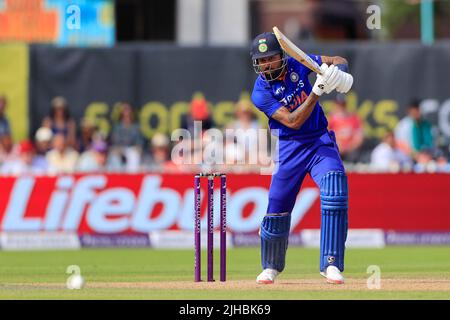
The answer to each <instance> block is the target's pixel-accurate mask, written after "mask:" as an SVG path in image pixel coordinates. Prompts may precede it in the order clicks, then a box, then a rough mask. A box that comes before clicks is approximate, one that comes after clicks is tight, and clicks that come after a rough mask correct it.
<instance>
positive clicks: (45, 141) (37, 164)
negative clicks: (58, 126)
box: [33, 127, 53, 172]
mask: <svg viewBox="0 0 450 320" xmlns="http://www.w3.org/2000/svg"><path fill="white" fill-rule="evenodd" d="M52 138H53V132H52V130H50V129H49V128H47V127H40V128H39V129H38V130H37V131H36V133H35V135H34V145H35V155H34V159H33V167H34V168H35V170H36V171H39V172H47V170H48V161H47V152H49V151H50V149H51V146H52Z"/></svg>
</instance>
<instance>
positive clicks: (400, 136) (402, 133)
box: [394, 99, 419, 155]
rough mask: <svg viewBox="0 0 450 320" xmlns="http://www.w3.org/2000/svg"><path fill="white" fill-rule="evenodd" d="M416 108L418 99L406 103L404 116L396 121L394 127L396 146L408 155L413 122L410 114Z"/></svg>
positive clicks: (410, 146)
mask: <svg viewBox="0 0 450 320" xmlns="http://www.w3.org/2000/svg"><path fill="white" fill-rule="evenodd" d="M417 108H419V100H417V99H414V100H412V101H411V102H410V104H409V105H408V108H407V111H406V112H407V113H406V116H405V117H404V118H402V119H401V120H400V121H399V122H398V123H397V126H396V127H395V129H394V135H395V139H396V141H397V145H398V147H399V148H400V149H401V150H403V152H405V153H406V154H409V155H411V154H412V127H413V122H414V119H413V117H412V115H413V113H414V110H415V109H417Z"/></svg>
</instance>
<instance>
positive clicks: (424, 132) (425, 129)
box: [409, 105, 435, 155]
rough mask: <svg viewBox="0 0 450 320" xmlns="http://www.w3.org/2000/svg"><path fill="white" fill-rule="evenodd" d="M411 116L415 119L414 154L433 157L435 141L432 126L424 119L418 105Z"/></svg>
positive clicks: (413, 132) (413, 133)
mask: <svg viewBox="0 0 450 320" xmlns="http://www.w3.org/2000/svg"><path fill="white" fill-rule="evenodd" d="M409 114H410V116H411V118H412V119H413V122H412V132H411V134H412V137H411V142H412V145H411V146H412V150H413V152H414V153H415V154H416V155H417V154H420V153H427V154H430V155H432V154H433V152H434V151H433V150H434V149H435V146H434V141H433V133H432V131H431V124H430V123H429V122H428V121H427V120H425V119H423V118H422V116H421V113H420V108H419V106H418V105H415V106H412V107H411V108H410V111H409Z"/></svg>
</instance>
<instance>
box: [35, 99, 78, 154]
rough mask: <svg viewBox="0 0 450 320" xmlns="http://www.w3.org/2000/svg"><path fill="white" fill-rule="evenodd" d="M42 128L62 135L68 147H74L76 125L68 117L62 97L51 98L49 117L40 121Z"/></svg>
mask: <svg viewBox="0 0 450 320" xmlns="http://www.w3.org/2000/svg"><path fill="white" fill-rule="evenodd" d="M42 126H43V127H47V128H49V129H51V130H52V132H53V134H54V135H56V134H62V135H63V136H64V137H65V138H66V144H67V145H68V146H69V147H72V148H75V146H76V124H75V120H73V119H72V117H71V116H70V111H69V106H68V104H67V101H66V99H65V98H64V97H61V96H58V97H55V98H53V100H52V102H51V109H50V114H49V116H47V117H45V118H44V120H43V121H42Z"/></svg>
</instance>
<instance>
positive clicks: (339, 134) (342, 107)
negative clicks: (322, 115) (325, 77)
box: [328, 94, 364, 162]
mask: <svg viewBox="0 0 450 320" xmlns="http://www.w3.org/2000/svg"><path fill="white" fill-rule="evenodd" d="M345 99H346V98H345V95H343V94H338V95H337V96H336V100H335V103H334V110H333V111H332V113H331V115H330V117H329V120H328V126H329V129H330V130H333V131H334V133H335V135H336V142H337V144H338V147H339V152H340V154H341V157H342V160H343V161H349V162H356V161H358V159H359V158H360V148H361V145H362V143H363V141H364V131H363V124H362V121H361V119H360V118H359V117H358V115H357V114H356V113H353V112H349V111H348V110H347V102H346V100H345Z"/></svg>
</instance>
